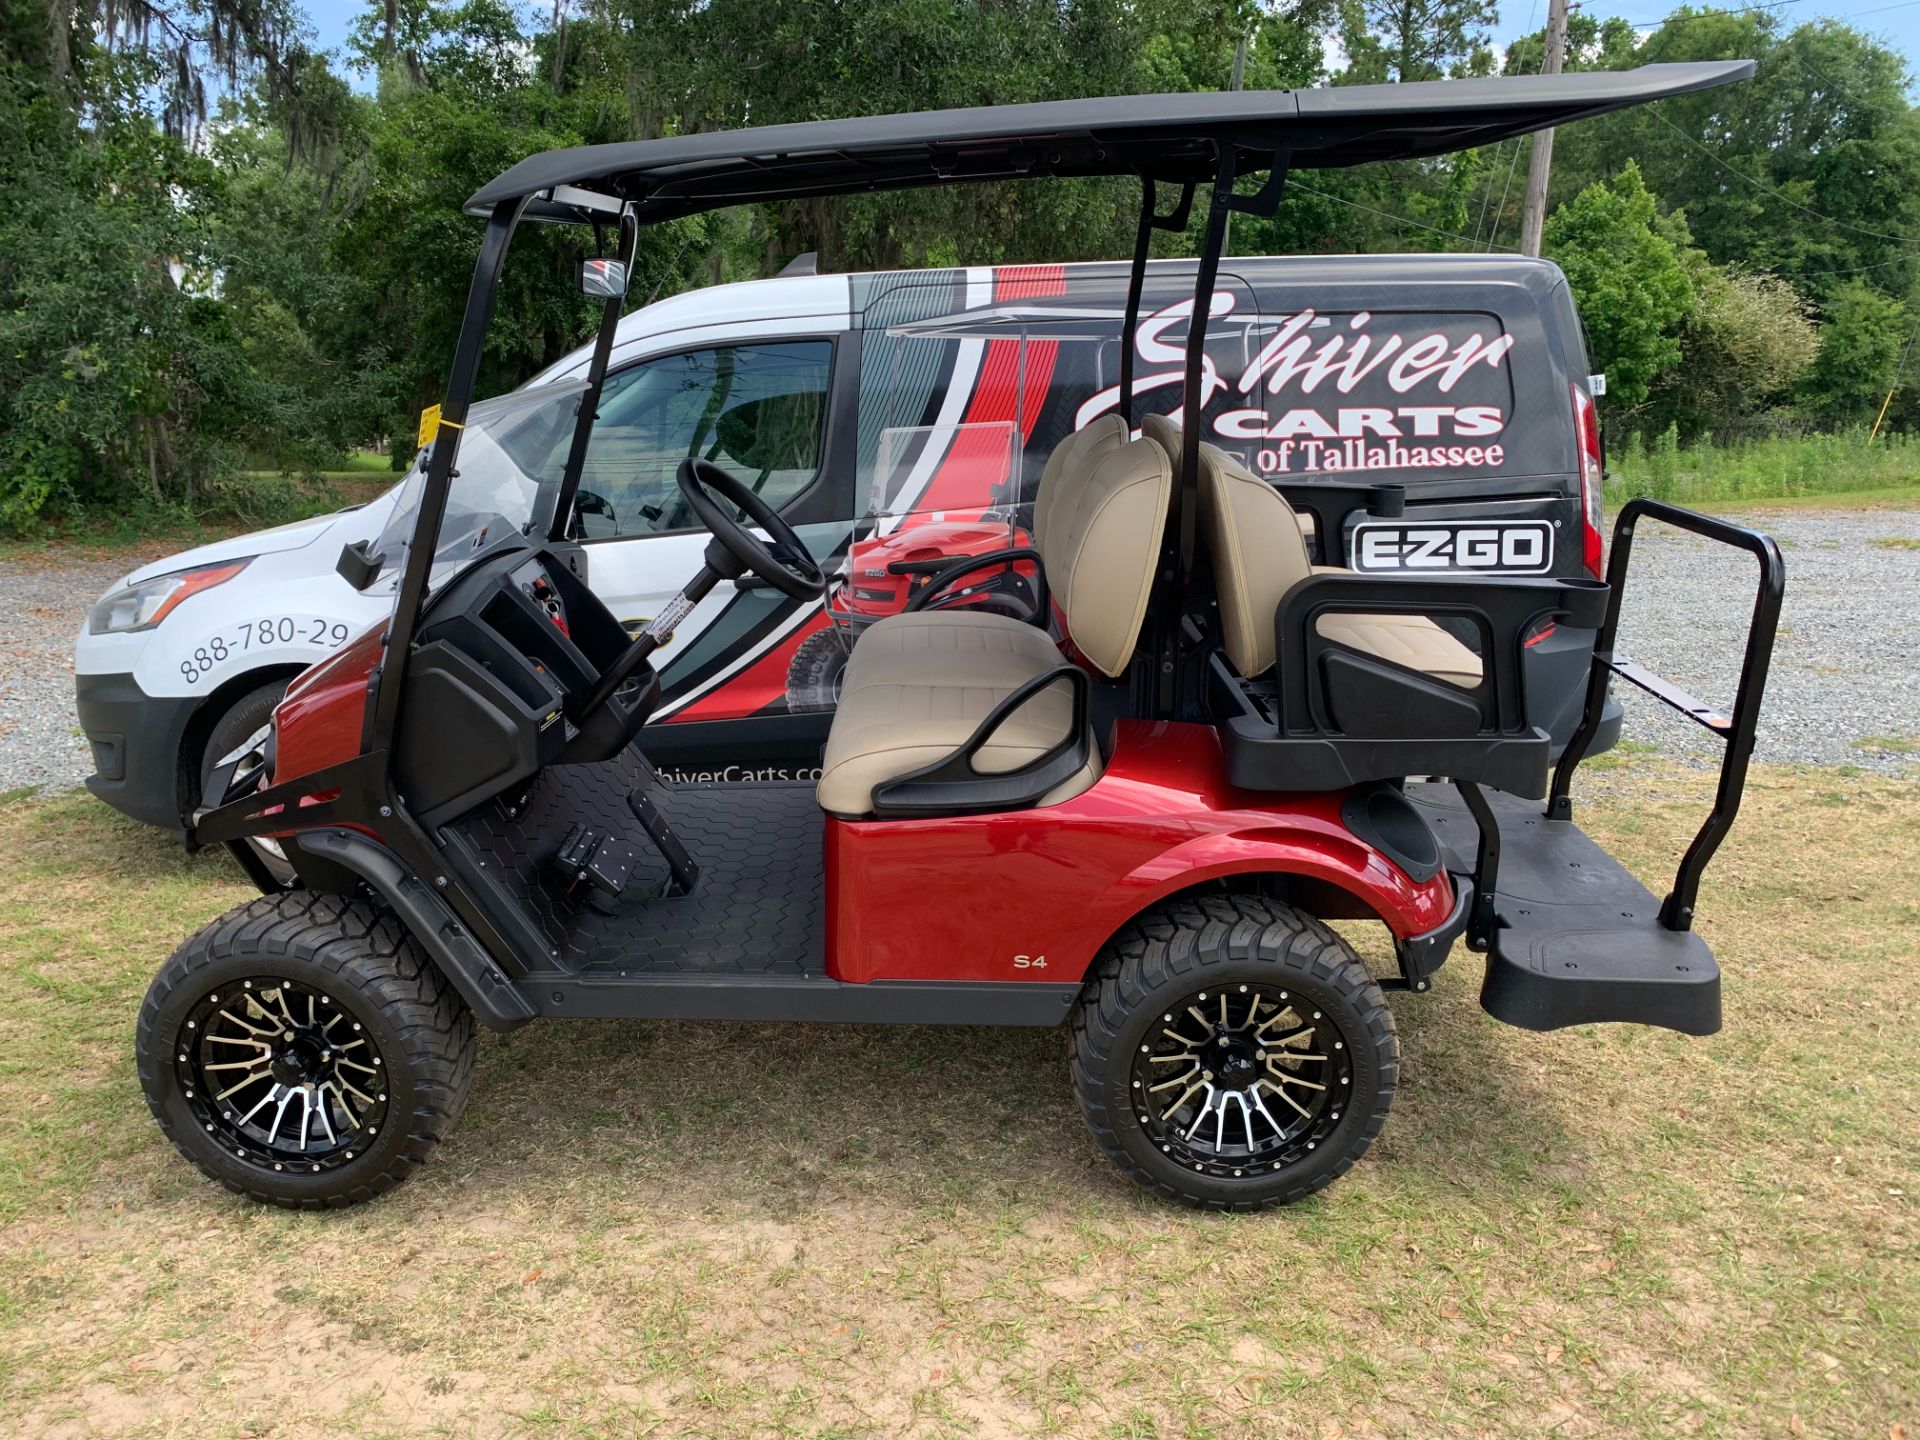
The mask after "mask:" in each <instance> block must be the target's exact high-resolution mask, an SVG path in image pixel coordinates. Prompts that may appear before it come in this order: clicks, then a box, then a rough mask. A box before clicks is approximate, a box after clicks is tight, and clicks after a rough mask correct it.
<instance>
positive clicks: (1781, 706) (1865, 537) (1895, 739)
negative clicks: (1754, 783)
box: [1614, 510, 1920, 774]
mask: <svg viewBox="0 0 1920 1440" xmlns="http://www.w3.org/2000/svg"><path fill="white" fill-rule="evenodd" d="M1733 518H1736V519H1739V520H1741V521H1742V522H1743V523H1746V524H1749V525H1752V526H1754V527H1755V528H1756V529H1759V530H1764V531H1766V532H1767V533H1768V534H1770V535H1772V536H1773V537H1774V539H1775V540H1777V541H1779V542H1780V552H1781V554H1782V555H1783V556H1784V557H1785V558H1786V563H1787V598H1786V603H1785V605H1784V606H1783V607H1782V609H1781V614H1780V630H1779V634H1778V636H1777V638H1776V640H1775V643H1774V650H1773V669H1772V673H1771V674H1770V676H1769V677H1768V680H1767V698H1766V704H1765V705H1764V706H1763V707H1762V709H1761V712H1760V737H1759V744H1758V746H1757V748H1756V750H1755V752H1754V753H1755V758H1756V759H1759V760H1771V761H1807V762H1812V763H1816V764H1854V765H1859V766H1862V767H1863V768H1867V769H1873V770H1879V771H1881V772H1883V773H1887V774H1901V773H1905V772H1907V771H1908V770H1910V769H1911V768H1912V767H1913V765H1914V763H1915V761H1916V760H1920V630H1916V629H1915V620H1916V617H1920V510H1858V511H1844V510H1803V511H1791V510H1774V511H1769V512H1766V513H1763V514H1759V515H1752V516H1744V517H1733ZM1757 575H1758V566H1757V565H1756V563H1755V562H1754V560H1753V558H1752V557H1751V556H1749V555H1747V554H1745V553H1743V552H1741V551H1736V550H1730V549H1727V548H1726V547H1724V546H1719V545H1715V544H1713V543H1712V542H1710V541H1706V540H1701V539H1697V538H1695V537H1694V536H1692V535H1688V534H1685V533H1684V532H1680V531H1675V530H1672V529H1669V528H1667V527H1666V526H1662V525H1655V524H1643V525H1641V526H1640V527H1639V533H1638V534H1637V535H1636V536H1635V537H1634V551H1633V573H1632V576H1631V578H1630V581H1629V584H1628V586H1627V604H1626V609H1625V611H1624V613H1623V614H1622V616H1621V620H1620V632H1621V634H1620V648H1621V649H1623V650H1625V651H1626V652H1627V653H1628V654H1629V655H1631V656H1632V657H1633V658H1634V659H1635V660H1638V661H1639V662H1640V663H1641V664H1643V665H1645V666H1647V667H1648V668H1649V669H1651V670H1653V671H1654V673H1655V674H1658V675H1664V676H1666V677H1667V679H1669V680H1671V681H1673V682H1674V683H1675V684H1677V685H1680V686H1681V687H1683V688H1684V689H1687V690H1690V691H1691V692H1692V693H1693V694H1694V695H1696V696H1698V697H1699V698H1700V699H1702V700H1704V701H1707V702H1708V703H1710V704H1715V705H1719V706H1721V707H1723V708H1725V707H1727V706H1730V705H1731V704H1732V703H1733V693H1734V682H1735V679H1736V677H1737V676H1738V675H1739V673H1740V657H1741V643H1742V638H1743V636H1744V634H1745V626H1746V623H1747V618H1748V616H1749V614H1750V613H1751V609H1752V604H1753V591H1754V584H1755V581H1756V579H1757ZM1614 693H1615V694H1617V695H1619V696H1620V701H1621V704H1622V705H1623V706H1624V707H1625V709H1626V712H1627V720H1626V726H1625V729H1624V731H1623V732H1622V733H1623V734H1624V735H1625V737H1626V738H1627V739H1628V740H1629V741H1633V742H1638V743H1642V744H1651V745H1656V746H1658V747H1659V748H1660V749H1662V750H1665V751H1668V752H1670V753H1679V754H1693V755H1699V756H1703V757H1705V756H1712V757H1716V758H1717V757H1718V755H1719V753H1720V750H1721V745H1720V742H1719V741H1718V740H1716V739H1715V738H1714V737H1713V736H1711V735H1710V734H1708V733H1707V732H1706V731H1705V730H1702V729H1700V727H1698V726H1697V725H1695V724H1693V723H1692V722H1691V721H1688V720H1684V719H1682V718H1680V716H1679V715H1677V714H1676V713H1675V712H1674V711H1672V710H1669V709H1668V708H1667V707H1666V706H1665V705H1662V704H1661V703H1660V702H1658V701H1657V700H1654V699H1653V698H1652V697H1651V696H1648V695H1645V694H1643V693H1641V692H1640V691H1639V690H1637V689H1635V688H1634V687H1633V686H1631V685H1625V684H1616V685H1615V687H1614ZM1903 741H1904V742H1905V745H1904V746H1902V744H1901V743H1900V742H1903ZM1876 742H1892V743H1888V744H1876Z"/></svg>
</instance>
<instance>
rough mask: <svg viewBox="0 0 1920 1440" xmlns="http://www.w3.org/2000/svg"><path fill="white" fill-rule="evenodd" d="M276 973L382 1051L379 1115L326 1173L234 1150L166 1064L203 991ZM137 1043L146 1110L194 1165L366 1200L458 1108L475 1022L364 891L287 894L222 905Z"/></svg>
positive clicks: (147, 1008)
mask: <svg viewBox="0 0 1920 1440" xmlns="http://www.w3.org/2000/svg"><path fill="white" fill-rule="evenodd" d="M275 979H280V980H287V981H292V982H294V983H295V984H297V985H300V986H303V987H305V988H306V989H307V990H308V991H309V992H318V993H319V994H321V995H323V996H325V997H327V1000H328V1003H329V1004H330V1005H335V1006H338V1007H339V1009H340V1010H341V1011H342V1012H344V1016H345V1017H346V1018H348V1019H350V1020H351V1021H352V1022H353V1028H354V1029H355V1030H357V1031H360V1032H361V1033H362V1034H363V1035H364V1036H365V1037H366V1038H367V1039H368V1040H369V1041H370V1042H371V1044H372V1046H373V1048H374V1052H375V1054H377V1055H378V1056H379V1057H381V1059H380V1064H381V1073H383V1074H384V1075H385V1077H386V1080H385V1090H384V1091H383V1092H382V1096H381V1098H382V1101H383V1102H384V1118H385V1120H386V1123H385V1124H384V1125H381V1126H379V1127H378V1128H379V1130H380V1132H381V1133H379V1134H377V1135H372V1136H370V1137H368V1139H367V1140H366V1143H365V1148H364V1149H361V1150H358V1151H357V1152H355V1151H350V1152H348V1158H347V1159H345V1161H344V1163H337V1164H335V1165H333V1166H332V1167H330V1168H328V1169H326V1170H325V1171H324V1173H297V1172H296V1170H295V1169H294V1168H293V1167H289V1168H287V1169H286V1170H284V1171H276V1170H274V1169H272V1168H268V1167H266V1166H264V1165H262V1164H260V1163H250V1162H248V1161H246V1160H242V1159H239V1158H236V1157H235V1155H234V1154H233V1153H232V1151H231V1150H230V1149H229V1148H227V1146H225V1145H223V1144H222V1143H221V1139H222V1137H221V1136H220V1135H219V1134H218V1133H216V1132H215V1129H214V1127H213V1126H210V1125H208V1124H206V1123H204V1122H205V1121H206V1120H207V1118H208V1117H207V1116H206V1114H205V1113H204V1109H203V1108H197V1107H204V1106H205V1104H206V1097H205V1096H204V1095H203V1096H201V1097H199V1099H198V1100H197V1101H196V1100H195V1099H193V1098H189V1096H190V1091H191V1085H190V1083H183V1080H182V1068H181V1066H180V1064H178V1063H176V1062H181V1061H184V1060H185V1059H186V1056H187V1054H188V1051H187V1049H185V1048H183V1045H182V1038H183V1036H186V1035H188V1034H190V1033H191V1032H190V1031H188V1030H187V1029H186V1028H185V1026H186V1023H187V1018H188V1016H189V1015H191V1014H195V1013H204V1010H201V1011H196V1006H204V1004H205V1000H206V997H208V996H209V995H218V994H219V993H221V991H223V990H225V989H233V988H236V987H240V986H242V985H247V986H249V987H255V986H259V985H260V984H261V982H263V981H265V982H268V983H271V981H273V980H275ZM233 998H234V999H235V1000H238V999H239V998H240V993H239V992H238V991H236V994H235V995H234V997H233ZM327 1013H332V1012H331V1010H329V1011H328V1012H327ZM134 1050H135V1056H136V1059H137V1062H138V1066H139V1072H140V1084H141V1086H142V1088H143V1089H144V1090H145V1091H146V1096H147V1105H148V1107H149V1108H150V1109H151V1110H152V1111H153V1115H154V1118H155V1119H156V1120H157V1121H159V1123H160V1128H161V1130H163V1131H164V1132H165V1133H166V1135H167V1138H168V1139H170V1140H171V1141H172V1142H173V1144H174V1148H175V1149H177V1150H178V1151H179V1152H180V1153H181V1154H182V1155H184V1156H186V1158H187V1159H188V1160H190V1161H192V1162H193V1164H194V1165H195V1166H197V1167H198V1168H199V1169H200V1171H201V1172H202V1173H203V1174H205V1175H206V1176H207V1177H208V1178H210V1179H212V1180H216V1181H218V1182H219V1183H220V1184H222V1185H224V1186H226V1187H227V1188H228V1189H229V1190H232V1191H233V1192H234V1193H235V1194H239V1195H244V1196H246V1197H247V1198H248V1199H251V1200H257V1201H259V1202H261V1203H263V1204H270V1205H279V1206H282V1207H284V1208H287V1209H292V1210H318V1209H325V1208H330V1207H341V1206H346V1205H357V1204H361V1203H363V1202H365V1201H368V1200H371V1199H373V1198H374V1197H375V1196H377V1195H381V1194H383V1193H385V1192H386V1191H388V1190H391V1189H393V1187H394V1186H396V1185H398V1184H400V1183H401V1181H403V1180H405V1179H407V1178H408V1176H410V1175H411V1174H412V1173H413V1172H414V1171H415V1170H417V1169H418V1168H419V1167H420V1165H421V1164H422V1163H423V1162H424V1161H425V1160H426V1158H427V1155H428V1153H429V1152H430V1151H431V1150H432V1149H433V1147H434V1146H435V1145H436V1144H438V1143H439V1141H440V1140H441V1138H442V1137H443V1136H445V1135H446V1133H447V1132H448V1131H449V1130H450V1129H452V1128H453V1124H454V1122H455V1121H456V1120H457V1119H458V1118H459V1115H460V1112H461V1110H462V1108H463V1107H464V1106H465V1104H466V1100H467V1092H468V1090H469V1088H470V1087H471V1085H472V1082H473V1057H474V1029H473V1017H472V1015H471V1013H469V1011H468V1009H467V1005H466V1002H465V1001H464V1000H462V999H461V997H460V995H459V993H458V992H457V991H456V990H454V988H453V987H452V986H451V985H450V984H448V983H447V981H446V980H445V978H444V977H443V976H441V974H440V973H439V971H438V970H436V969H435V968H434V966H433V964H432V962H431V961H429V960H428V959H427V957H426V955H425V954H424V953H423V952H422V951H421V949H420V947H419V945H418V944H416V943H415V941H414V940H413V938H412V936H410V935H409V934H408V933H407V931H406V929H405V927H404V926H403V925H402V924H401V923H400V921H399V920H398V919H397V918H396V917H394V916H393V915H392V914H390V913H388V912H386V911H382V910H377V909H375V908H374V907H373V906H371V905H369V904H367V903H365V902H363V901H358V900H349V899H346V898H344V897H341V896H338V895H326V894H316V893H314V892H312V891H306V890H292V891H287V892H285V893H284V894H279V895H270V896H263V897H262V898H260V899H257V900H253V901H251V902H249V903H248V904H245V905H242V906H240V907H238V908H237V909H234V910H230V911H228V912H227V913H226V914H225V915H222V916H220V917H219V918H218V919H216V920H214V921H213V922H212V923H211V924H209V925H207V926H206V927H205V928H204V929H202V930H201V931H200V932H199V933H198V934H197V935H195V936H193V937H192V938H191V939H190V940H188V941H187V942H186V943H185V944H184V945H182V946H181V947H180V948H179V949H178V950H176V951H175V952H174V953H173V955H172V957H171V958H169V959H168V961H167V962H166V964H165V965H163V966H162V967H161V969H160V973H159V974H158V975H156V976H155V977H154V980H153V984H152V986H151V987H150V988H149V989H148V991H147V998H146V1002H145V1003H144V1004H143V1005H142V1006H141V1010H140V1022H139V1027H138V1031H137V1034H136V1037H135V1044H134ZM213 1118H214V1119H215V1120H218V1118H219V1117H218V1116H214V1117H213Z"/></svg>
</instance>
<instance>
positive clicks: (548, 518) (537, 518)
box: [529, 210, 640, 540]
mask: <svg viewBox="0 0 1920 1440" xmlns="http://www.w3.org/2000/svg"><path fill="white" fill-rule="evenodd" d="M617 243H618V246H619V255H620V262H621V263H622V264H623V265H625V266H626V267H627V287H628V289H631V288H632V286H633V260H634V256H635V254H636V253H637V252H638V250H639V245H640V222H639V221H637V220H636V219H634V216H633V212H632V211H631V210H628V211H626V212H625V213H623V214H622V215H621V217H620V234H619V240H618V242H617ZM626 308H627V297H626V296H625V295H612V296H609V297H608V298H607V302H606V304H604V305H602V306H601V307H600V328H599V330H597V331H596V332H595V333H594V337H593V358H592V359H590V360H589V361H588V362H587V388H586V389H585V390H584V391H583V392H582V393H581V396H580V413H579V415H578V417H577V418H576V419H575V420H574V423H573V444H572V445H571V446H570V447H569V448H568V450H567V467H566V469H565V470H563V471H562V472H561V476H560V484H559V486H558V488H557V489H555V490H553V491H552V492H551V493H547V494H543V495H541V496H540V498H539V500H538V501H537V502H536V503H535V506H534V513H533V520H532V523H531V525H530V526H529V533H531V534H534V535H538V536H540V537H542V538H543V539H547V540H564V539H566V534H565V531H566V527H567V523H568V521H569V520H570V519H571V518H572V516H573V497H574V495H575V493H576V492H578V490H579V489H580V471H581V470H582V469H583V468H584V467H585V466H586V463H587V442H588V441H589V440H590V439H592V438H593V422H594V421H595V420H597V419H598V418H599V412H600V391H601V389H602V388H603V387H604V386H605V385H606V383H607V362H608V360H609V358H610V357H611V356H612V354H613V340H614V336H615V335H617V334H618V333H619V330H620V316H621V314H622V312H624V311H625V310H626ZM543 488H544V487H543Z"/></svg>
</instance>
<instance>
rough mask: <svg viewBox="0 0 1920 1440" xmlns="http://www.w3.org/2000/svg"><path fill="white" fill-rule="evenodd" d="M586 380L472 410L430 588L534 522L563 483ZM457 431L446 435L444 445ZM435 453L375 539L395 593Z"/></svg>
mask: <svg viewBox="0 0 1920 1440" xmlns="http://www.w3.org/2000/svg"><path fill="white" fill-rule="evenodd" d="M586 389H587V382H586V380H584V379H570V380H560V381H556V382H554V383H553V384H550V385H533V386H529V387H528V388H526V389H524V390H515V391H514V392H512V393H511V394H508V395H501V396H497V397H496V398H494V399H492V400H483V401H481V402H480V403H479V404H477V405H475V406H474V407H473V408H472V409H471V410H469V411H468V412H467V423H466V426H465V428H464V429H463V430H462V431H461V432H460V463H459V467H458V468H457V469H456V470H455V471H454V472H453V477H452V482H451V484H450V485H449V486H448V488H447V507H446V511H445V513H443V514H442V515H441V517H440V528H439V532H438V535H437V536H436V538H435V541H434V546H433V567H432V569H431V570H430V571H429V572H428V576H427V584H428V586H429V587H432V588H438V587H439V586H440V585H442V584H443V583H445V582H446V581H447V580H449V579H451V578H452V577H453V576H454V575H455V574H456V573H458V572H459V571H461V570H463V569H465V568H466V566H467V565H468V564H470V563H471V562H472V561H474V560H476V559H478V558H479V557H480V556H482V555H484V554H486V553H487V552H489V551H490V550H492V549H493V548H494V547H495V546H497V545H499V544H500V543H501V542H502V541H505V540H514V539H518V538H520V536H521V535H523V534H524V533H525V532H526V529H527V526H528V525H529V524H530V523H531V521H532V519H533V516H534V511H535V507H536V503H537V501H538V500H539V497H540V491H541V487H542V486H554V485H558V484H559V483H560V478H561V474H562V472H563V471H564V469H565V467H566V459H567V445H568V442H569V441H570V440H571V439H572V438H573V426H574V420H575V417H576V416H577V415H578V414H579V410H580V397H581V395H582V394H584V393H585V391H586ZM451 433H452V432H451V431H450V430H443V431H442V432H441V437H442V438H441V439H437V440H436V441H435V443H436V444H439V443H443V441H444V438H445V437H447V436H449V435H450V434H451ZM432 455H433V450H432V447H429V448H428V449H426V450H423V451H421V452H420V458H419V459H418V460H417V461H416V462H415V463H414V467H413V471H412V473H411V474H409V475H408V476H407V478H406V480H405V482H404V483H403V485H402V487H401V491H400V498H399V500H398V502H397V503H396V504H395V505H394V507H393V514H392V515H391V516H390V517H389V518H388V520H387V525H386V528H385V529H384V530H383V531H382V532H381V534H380V538H379V539H378V540H377V541H375V542H374V547H373V553H374V554H376V555H379V556H381V557H383V559H382V565H381V570H380V580H379V582H378V583H379V585H380V586H381V587H383V588H386V589H389V590H390V589H392V588H393V587H394V586H395V584H396V583H397V581H398V577H399V575H400V574H401V572H402V571H404V570H405V569H406V559H407V553H408V549H409V546H410V545H411V542H412V537H413V532H414V529H415V527H416V526H417V524H418V523H419V517H420V501H421V497H422V496H423V494H424V493H425V490H426V482H427V470H428V467H429V466H430V464H431V462H432Z"/></svg>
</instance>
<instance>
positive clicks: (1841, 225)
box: [1647, 103, 1912, 244]
mask: <svg viewBox="0 0 1920 1440" xmlns="http://www.w3.org/2000/svg"><path fill="white" fill-rule="evenodd" d="M1647 113H1648V114H1650V115H1652V116H1653V118H1654V119H1656V120H1658V121H1659V122H1660V123H1661V124H1662V125H1664V126H1666V127H1667V128H1668V129H1669V130H1671V131H1673V133H1674V134H1676V135H1678V136H1679V137H1680V138H1681V139H1682V140H1684V141H1686V142H1687V144H1689V145H1691V146H1692V147H1693V148H1694V149H1696V150H1698V151H1699V152H1700V153H1701V154H1702V155H1704V156H1706V157H1707V159H1709V160H1711V161H1712V162H1713V163H1714V164H1715V165H1717V166H1718V167H1719V168H1720V169H1722V170H1724V171H1726V172H1727V174H1729V175H1731V176H1733V177H1734V179H1736V180H1744V181H1746V182H1747V184H1749V185H1751V186H1753V188H1754V189H1756V190H1760V191H1764V192H1765V193H1767V194H1769V195H1772V196H1774V197H1775V198H1776V199H1779V200H1782V201H1784V202H1786V203H1787V204H1788V205H1791V206H1792V207H1793V208H1794V209H1796V210H1800V211H1803V212H1805V213H1806V214H1808V215H1811V216H1813V218H1814V219H1816V220H1824V221H1826V223H1827V224H1829V225H1832V226H1834V227H1835V228H1836V229H1840V230H1851V231H1853V232H1854V233H1855V234H1856V235H1867V236H1871V237H1872V238H1873V239H1875V240H1892V241H1895V242H1897V243H1900V244H1905V243H1906V242H1907V241H1908V240H1910V239H1912V237H1911V236H1909V235H1889V234H1888V233H1887V232H1886V231H1884V230H1868V229H1865V228H1864V227H1862V226H1859V225H1849V224H1848V223H1847V222H1846V221H1844V220H1836V219H1834V218H1833V217H1832V216H1831V215H1822V214H1821V213H1820V212H1819V211H1818V210H1816V209H1814V208H1813V207H1812V206H1811V205H1802V204H1801V203H1800V202H1799V201H1798V200H1796V199H1794V198H1793V197H1792V196H1791V195H1788V194H1787V193H1786V192H1785V191H1783V190H1779V189H1777V188H1775V187H1774V186H1772V185H1769V184H1767V183H1766V182H1765V181H1764V180H1756V179H1754V178H1753V177H1752V176H1751V175H1749V174H1747V173H1746V172H1745V171H1744V170H1736V169H1734V168H1733V167H1732V166H1731V165H1729V164H1727V162H1726V161H1724V160H1722V159H1721V158H1720V157H1719V156H1718V155H1716V154H1714V153H1713V151H1711V150H1709V149H1708V148H1707V147H1706V146H1705V145H1702V144H1701V143H1700V142H1699V141H1698V140H1696V139H1694V138H1693V136H1691V135H1689V134H1688V133H1687V132H1686V131H1684V130H1682V129H1681V128H1680V127H1679V126H1678V125H1676V124H1674V123H1673V122H1672V121H1671V120H1669V119H1667V117H1666V116H1665V115H1662V114H1661V113H1660V106H1659V104H1658V103H1656V104H1653V105H1649V106H1648V107H1647Z"/></svg>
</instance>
